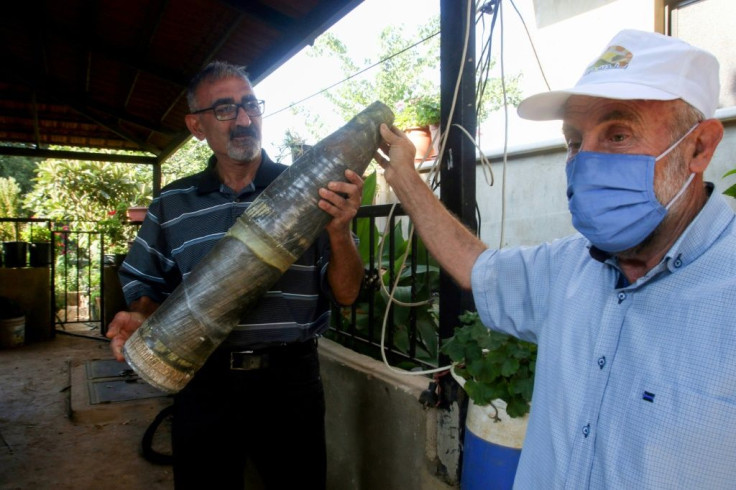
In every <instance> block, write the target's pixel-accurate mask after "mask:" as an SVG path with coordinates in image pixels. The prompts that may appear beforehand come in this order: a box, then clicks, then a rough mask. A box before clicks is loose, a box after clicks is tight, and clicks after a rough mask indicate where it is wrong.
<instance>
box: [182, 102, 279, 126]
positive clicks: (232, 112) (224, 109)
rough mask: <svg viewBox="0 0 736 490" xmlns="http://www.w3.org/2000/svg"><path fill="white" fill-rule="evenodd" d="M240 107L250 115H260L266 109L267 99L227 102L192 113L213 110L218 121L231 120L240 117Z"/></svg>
mask: <svg viewBox="0 0 736 490" xmlns="http://www.w3.org/2000/svg"><path fill="white" fill-rule="evenodd" d="M238 108H241V109H243V110H244V111H245V113H246V114H248V117H258V116H261V115H263V113H264V112H265V111H266V101H265V100H248V101H246V102H243V103H242V104H234V103H226V104H217V105H213V106H212V107H208V108H207V109H200V110H198V111H194V112H192V114H200V113H202V112H206V111H213V112H214V113H215V118H216V119H217V120H218V121H230V120H233V119H236V118H237V117H238Z"/></svg>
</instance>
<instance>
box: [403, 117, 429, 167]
mask: <svg viewBox="0 0 736 490" xmlns="http://www.w3.org/2000/svg"><path fill="white" fill-rule="evenodd" d="M404 132H405V133H406V135H407V136H408V137H409V139H410V140H411V142H412V143H414V147H415V148H416V150H417V152H416V155H414V163H422V162H424V161H427V160H431V159H433V158H436V157H437V150H436V148H434V146H432V132H431V131H430V128H429V126H423V127H421V128H409V129H406V130H404Z"/></svg>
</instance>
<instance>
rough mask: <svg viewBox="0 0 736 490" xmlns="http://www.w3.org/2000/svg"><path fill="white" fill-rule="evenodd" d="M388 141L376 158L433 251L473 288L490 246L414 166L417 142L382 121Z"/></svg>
mask: <svg viewBox="0 0 736 490" xmlns="http://www.w3.org/2000/svg"><path fill="white" fill-rule="evenodd" d="M381 135H382V136H383V139H384V144H383V145H382V147H381V149H382V150H383V151H384V152H385V153H386V154H387V155H388V159H386V158H384V157H383V156H381V155H377V156H376V160H377V161H378V163H379V164H381V166H382V167H383V168H384V170H385V172H384V177H385V178H386V181H387V182H388V183H389V185H390V186H391V187H392V188H393V190H394V192H395V193H396V195H397V196H398V197H399V199H400V200H401V205H402V206H403V208H404V211H406V213H407V214H408V215H409V217H410V218H411V220H412V222H413V223H414V227H415V228H416V230H417V233H418V234H419V236H420V237H422V240H423V241H424V244H425V245H426V246H427V249H428V250H429V253H430V254H432V257H434V258H435V259H436V260H437V262H439V264H440V265H441V266H442V268H443V269H445V271H447V273H449V274H450V275H451V276H452V277H453V278H454V279H455V281H457V283H458V284H459V285H460V286H461V287H463V288H465V289H470V273H471V271H472V269H473V264H475V261H476V259H477V258H478V256H479V255H480V254H481V253H483V251H484V250H485V249H486V248H487V247H486V245H485V244H484V243H483V242H481V241H480V240H479V239H478V238H477V237H476V236H475V235H473V233H471V232H470V230H468V229H467V228H466V227H465V226H464V225H463V224H462V223H460V221H458V219H457V218H456V217H455V216H453V215H452V214H450V212H449V211H448V210H447V209H446V208H445V206H444V205H443V204H442V203H441V202H440V201H439V199H437V196H435V195H434V194H433V193H432V190H431V189H430V188H429V186H427V184H426V183H425V182H424V181H423V180H422V179H421V177H420V176H419V174H418V173H417V171H416V170H415V168H414V154H415V150H414V145H413V144H412V142H411V141H410V140H409V138H408V137H407V136H406V135H405V134H404V133H403V132H402V131H400V130H398V129H397V128H395V127H392V128H389V127H388V126H386V125H385V124H382V125H381Z"/></svg>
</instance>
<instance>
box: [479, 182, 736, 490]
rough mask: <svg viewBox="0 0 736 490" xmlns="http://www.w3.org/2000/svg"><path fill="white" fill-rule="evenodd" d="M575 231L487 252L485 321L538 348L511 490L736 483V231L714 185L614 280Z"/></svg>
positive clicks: (609, 264) (482, 274) (482, 268)
mask: <svg viewBox="0 0 736 490" xmlns="http://www.w3.org/2000/svg"><path fill="white" fill-rule="evenodd" d="M589 246H590V244H589V242H588V241H587V240H586V239H585V238H583V237H582V236H580V235H575V236H571V237H568V238H565V239H561V240H557V241H555V242H553V243H549V244H544V245H541V246H538V247H533V248H514V249H508V250H501V251H491V250H489V251H487V252H485V253H484V254H483V255H481V257H480V258H479V259H478V261H477V262H476V264H475V266H474V268H473V276H472V284H473V291H474V297H475V302H476V306H477V309H478V312H479V313H480V315H481V319H482V320H483V322H484V323H485V324H486V325H489V326H494V327H495V328H498V329H500V330H503V331H506V332H508V333H511V334H513V335H517V336H519V337H521V338H523V339H526V340H529V341H532V342H536V343H538V345H539V351H538V359H537V365H536V369H537V370H536V379H535V388H534V398H533V401H532V411H531V417H530V421H529V427H528V430H527V435H526V440H525V442H524V448H523V450H522V455H521V461H520V462H519V468H518V471H517V475H516V481H515V488H517V489H534V490H538V489H558V488H566V489H585V488H593V489H633V488H648V489H649V488H656V489H677V488H682V489H708V490H712V489H723V488H736V225H735V224H734V213H733V211H732V210H731V209H730V207H729V206H728V204H727V203H726V201H725V199H724V198H723V196H721V195H720V194H717V193H715V192H714V193H713V195H712V196H711V197H710V199H709V200H708V203H707V204H706V206H705V208H704V209H703V210H702V211H701V212H700V214H699V215H698V217H697V218H696V219H695V221H693V223H691V225H690V226H689V228H688V229H687V230H686V231H685V233H684V234H683V235H682V236H681V237H680V239H679V240H678V241H677V242H676V243H675V245H674V246H673V247H672V249H671V250H670V251H669V253H668V254H667V256H666V257H665V258H664V260H663V261H662V262H661V263H660V264H659V265H657V266H656V267H655V268H654V269H653V270H651V271H650V272H649V273H648V274H647V275H646V276H645V277H642V278H641V279H639V280H638V281H636V283H634V284H631V285H630V286H626V287H622V288H616V285H617V282H618V281H619V270H618V269H617V267H616V263H615V261H614V260H613V259H608V260H606V262H600V261H598V260H595V259H593V258H592V257H591V256H590V254H589Z"/></svg>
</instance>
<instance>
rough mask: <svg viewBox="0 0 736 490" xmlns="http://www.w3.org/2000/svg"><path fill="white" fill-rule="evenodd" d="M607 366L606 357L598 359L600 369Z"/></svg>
mask: <svg viewBox="0 0 736 490" xmlns="http://www.w3.org/2000/svg"><path fill="white" fill-rule="evenodd" d="M605 365H606V356H601V357H599V358H598V367H599V368H601V369H603V367H604V366H605Z"/></svg>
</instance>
